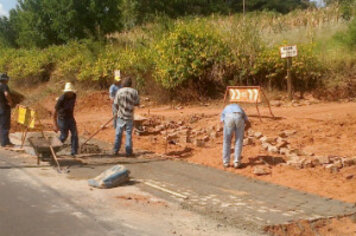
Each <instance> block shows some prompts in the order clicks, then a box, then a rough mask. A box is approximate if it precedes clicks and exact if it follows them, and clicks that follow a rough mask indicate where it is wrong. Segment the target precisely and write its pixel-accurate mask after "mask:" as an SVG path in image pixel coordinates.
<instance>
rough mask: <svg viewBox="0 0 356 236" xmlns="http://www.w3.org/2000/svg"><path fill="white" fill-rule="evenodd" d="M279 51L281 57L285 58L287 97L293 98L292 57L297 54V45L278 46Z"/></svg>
mask: <svg viewBox="0 0 356 236" xmlns="http://www.w3.org/2000/svg"><path fill="white" fill-rule="evenodd" d="M279 53H280V56H281V58H282V59H287V90H288V99H289V100H292V99H293V82H292V72H291V68H292V62H293V61H292V58H293V57H296V56H298V49H297V45H292V46H283V47H280V48H279Z"/></svg>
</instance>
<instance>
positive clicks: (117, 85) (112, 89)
mask: <svg viewBox="0 0 356 236" xmlns="http://www.w3.org/2000/svg"><path fill="white" fill-rule="evenodd" d="M120 88H121V77H120V76H115V79H114V83H113V84H112V85H111V86H110V88H109V97H110V100H111V102H112V114H113V116H114V128H115V129H116V120H117V119H116V113H117V110H116V107H115V105H114V100H115V96H116V93H117V91H119V89H120Z"/></svg>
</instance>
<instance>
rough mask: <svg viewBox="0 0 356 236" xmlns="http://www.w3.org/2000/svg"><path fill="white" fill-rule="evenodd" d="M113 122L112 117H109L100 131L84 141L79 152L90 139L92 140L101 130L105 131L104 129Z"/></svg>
mask: <svg viewBox="0 0 356 236" xmlns="http://www.w3.org/2000/svg"><path fill="white" fill-rule="evenodd" d="M113 120H114V117H111V118H110V120H108V121H107V122H106V123H105V124H103V125H102V126H100V129H98V130H97V131H96V132H95V133H94V134H92V135H91V136H90V137H89V138H88V139H87V140H85V142H84V143H82V145H81V147H80V150H82V147H83V146H84V145H85V144H87V143H88V142H89V141H90V140H91V139H92V138H94V136H95V135H97V134H98V133H99V132H100V131H102V130H103V129H105V127H106V126H107V125H108V124H109V123H110V122H111V121H113Z"/></svg>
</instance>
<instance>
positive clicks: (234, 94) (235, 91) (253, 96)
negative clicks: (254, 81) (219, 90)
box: [226, 86, 261, 103]
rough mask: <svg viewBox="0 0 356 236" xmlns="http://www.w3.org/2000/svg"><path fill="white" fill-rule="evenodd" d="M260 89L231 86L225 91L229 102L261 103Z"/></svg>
mask: <svg viewBox="0 0 356 236" xmlns="http://www.w3.org/2000/svg"><path fill="white" fill-rule="evenodd" d="M260 91H261V89H260V87H257V86H255V87H252V86H251V87H242V86H241V87H238V86H234V87H233V86H231V87H228V88H227V90H226V93H227V94H226V95H228V97H227V99H228V101H229V102H232V103H233V102H241V103H261V96H260Z"/></svg>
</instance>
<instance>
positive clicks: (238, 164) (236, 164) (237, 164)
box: [234, 162, 242, 169]
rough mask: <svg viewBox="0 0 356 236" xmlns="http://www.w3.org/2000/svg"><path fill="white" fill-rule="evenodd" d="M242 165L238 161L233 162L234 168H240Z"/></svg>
mask: <svg viewBox="0 0 356 236" xmlns="http://www.w3.org/2000/svg"><path fill="white" fill-rule="evenodd" d="M241 167H242V164H241V163H240V162H236V163H234V168H235V169H240V168H241Z"/></svg>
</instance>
